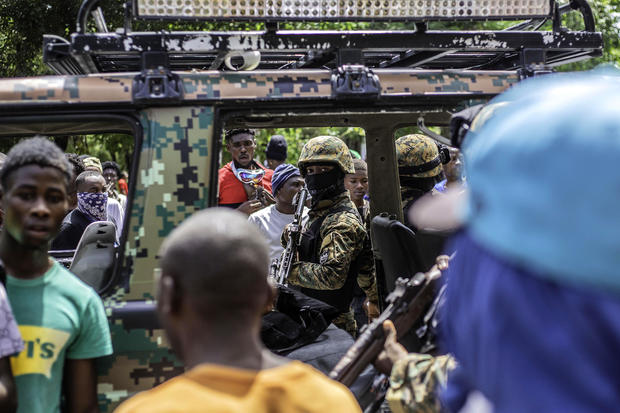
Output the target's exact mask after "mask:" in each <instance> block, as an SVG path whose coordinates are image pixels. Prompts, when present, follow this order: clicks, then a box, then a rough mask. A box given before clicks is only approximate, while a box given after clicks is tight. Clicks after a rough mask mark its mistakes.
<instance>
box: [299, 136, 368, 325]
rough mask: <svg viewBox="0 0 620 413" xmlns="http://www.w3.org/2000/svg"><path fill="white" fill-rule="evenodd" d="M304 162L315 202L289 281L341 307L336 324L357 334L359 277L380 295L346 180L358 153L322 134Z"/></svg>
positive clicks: (303, 155)
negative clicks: (354, 304)
mask: <svg viewBox="0 0 620 413" xmlns="http://www.w3.org/2000/svg"><path fill="white" fill-rule="evenodd" d="M298 164H299V168H300V170H301V174H302V176H303V177H304V179H305V181H306V187H307V188H308V191H309V192H310V195H311V196H312V204H311V207H310V212H309V213H308V217H309V218H308V222H307V223H306V224H305V226H304V229H303V231H302V236H301V245H300V246H299V249H298V251H299V260H298V262H296V263H294V264H293V266H292V268H291V271H290V274H289V278H288V282H289V284H291V285H296V286H299V287H302V288H301V291H302V292H303V293H304V294H306V295H308V296H310V297H313V298H316V299H319V300H321V301H323V302H325V303H327V304H330V305H331V306H333V307H335V308H337V309H338V310H339V311H340V315H339V316H338V318H336V320H334V324H335V325H336V326H337V327H340V328H342V329H344V330H346V331H348V332H349V333H350V334H351V335H355V331H356V325H355V319H354V317H353V311H351V301H352V299H353V287H354V285H355V282H356V280H357V283H358V284H359V286H360V287H361V288H362V290H364V292H365V293H366V296H367V298H368V300H369V302H371V303H373V304H375V303H377V301H378V299H377V289H376V283H375V277H374V261H373V257H372V251H370V250H369V249H367V248H364V243H365V241H366V238H367V237H368V234H367V232H366V229H365V227H364V223H363V221H362V219H361V217H360V215H359V213H358V212H357V209H356V208H355V205H354V204H353V202H351V198H350V197H349V193H348V192H347V190H346V188H345V186H344V177H345V174H352V173H355V169H354V166H353V159H352V158H351V154H350V153H349V149H348V148H347V145H345V143H344V142H343V141H341V140H340V139H338V138H336V137H333V136H319V137H316V138H313V139H311V140H309V141H308V143H306V145H305V146H304V147H303V149H302V151H301V155H300V158H299V163H298Z"/></svg>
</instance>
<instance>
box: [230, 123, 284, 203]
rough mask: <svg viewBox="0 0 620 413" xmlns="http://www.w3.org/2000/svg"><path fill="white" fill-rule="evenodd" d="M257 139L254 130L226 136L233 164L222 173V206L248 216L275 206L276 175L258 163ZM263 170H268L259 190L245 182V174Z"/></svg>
mask: <svg viewBox="0 0 620 413" xmlns="http://www.w3.org/2000/svg"><path fill="white" fill-rule="evenodd" d="M254 135H255V132H254V131H253V130H252V129H232V130H229V131H227V132H226V135H225V137H224V140H225V142H226V149H227V150H228V152H230V155H231V156H232V161H230V162H229V163H227V164H226V165H224V166H223V167H222V168H220V170H219V172H218V179H219V192H218V205H219V206H225V207H229V208H235V209H237V210H238V211H239V212H243V213H244V214H246V215H250V214H252V213H254V212H256V211H258V210H259V209H261V208H263V207H265V206H267V204H273V203H274V202H275V201H274V200H273V197H272V196H271V176H272V175H273V171H272V170H271V169H267V168H265V167H264V166H263V165H261V164H260V163H258V162H257V161H255V160H254V151H255V150H256V140H255V139H254ZM259 169H262V170H264V175H263V177H262V178H261V180H260V183H258V184H257V185H256V186H255V187H254V186H252V185H250V184H247V183H244V182H242V178H241V175H242V174H244V173H248V172H250V171H256V170H259Z"/></svg>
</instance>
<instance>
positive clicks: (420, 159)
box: [396, 134, 443, 178]
mask: <svg viewBox="0 0 620 413" xmlns="http://www.w3.org/2000/svg"><path fill="white" fill-rule="evenodd" d="M396 157H397V159H398V172H399V175H407V176H411V177H415V178H431V177H435V176H438V175H439V174H441V172H442V171H443V170H442V168H441V164H442V163H443V162H442V157H441V156H440V154H439V149H438V147H437V144H436V143H435V141H433V140H432V139H431V138H429V137H427V136H424V135H420V134H413V135H405V136H401V137H400V138H398V139H397V140H396Z"/></svg>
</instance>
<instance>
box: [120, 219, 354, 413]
mask: <svg viewBox="0 0 620 413" xmlns="http://www.w3.org/2000/svg"><path fill="white" fill-rule="evenodd" d="M159 255H160V257H161V261H160V264H161V276H160V279H159V295H158V298H157V311H158V314H159V318H160V320H161V322H162V324H163V327H164V329H165V330H166V333H167V336H168V339H169V341H170V344H171V345H172V347H173V349H174V350H175V352H176V353H177V354H178V355H179V357H180V358H181V359H182V360H183V361H184V363H185V365H186V366H187V368H188V371H187V372H186V373H185V374H183V375H181V376H178V377H176V378H173V379H171V380H169V381H167V382H165V383H163V384H161V385H159V386H157V387H155V388H154V389H152V390H149V391H146V392H144V393H141V394H139V395H137V396H135V397H133V398H131V399H129V400H127V401H126V402H125V403H123V404H122V405H121V406H120V407H119V408H118V409H117V410H116V413H142V412H149V413H163V412H166V413H174V412H179V413H180V412H183V413H192V412H205V411H209V412H210V413H224V412H226V413H228V412H252V413H267V412H269V413H296V412H298V413H301V412H306V413H319V412H320V413H324V412H339V413H360V412H361V411H360V408H359V406H358V404H357V402H356V401H355V398H354V397H353V395H352V394H351V393H350V392H349V390H348V389H347V388H346V387H345V386H343V385H342V384H340V383H337V382H335V381H332V380H330V379H328V378H327V377H325V376H324V375H323V374H322V373H320V372H319V371H317V370H315V369H314V368H312V367H310V366H308V365H305V364H303V363H301V362H298V361H291V360H289V359H285V358H282V357H279V356H276V355H274V354H272V353H271V352H269V351H268V350H267V349H265V348H264V347H263V345H262V343H261V341H260V338H259V330H260V326H261V315H262V314H263V312H264V311H265V309H267V308H270V307H271V305H272V303H273V300H274V289H273V287H272V286H271V285H270V284H269V283H268V281H267V269H268V267H269V254H268V249H267V245H266V243H265V241H264V240H263V238H262V236H261V235H260V233H259V232H258V230H257V229H256V228H254V227H253V226H252V224H250V223H248V222H247V218H246V217H245V216H244V215H242V214H240V213H238V212H234V211H231V210H228V209H225V208H215V209H208V210H205V211H201V212H198V213H197V214H195V215H193V216H192V217H191V218H189V219H188V220H186V221H185V222H183V223H182V224H181V225H180V226H179V227H177V228H176V229H175V230H174V231H173V232H172V233H171V234H170V236H169V237H168V238H167V239H166V241H164V244H163V245H162V248H161V251H160V254H159Z"/></svg>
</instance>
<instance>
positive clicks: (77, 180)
mask: <svg viewBox="0 0 620 413" xmlns="http://www.w3.org/2000/svg"><path fill="white" fill-rule="evenodd" d="M91 176H100V177H101V178H102V179H103V175H101V174H100V173H99V171H92V170H88V171H84V172H82V173H81V174H79V175H78V176H77V178H75V186H78V185H80V184H83V183H84V181H86V178H89V177H91Z"/></svg>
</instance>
